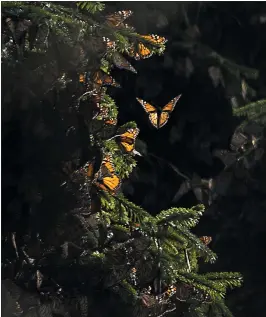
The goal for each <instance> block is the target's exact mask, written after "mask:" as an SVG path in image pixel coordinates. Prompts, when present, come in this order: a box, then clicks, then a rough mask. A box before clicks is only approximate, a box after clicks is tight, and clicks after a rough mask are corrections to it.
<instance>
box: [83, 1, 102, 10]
mask: <svg viewBox="0 0 266 317" xmlns="http://www.w3.org/2000/svg"><path fill="white" fill-rule="evenodd" d="M77 7H78V8H80V9H82V10H87V11H88V12H90V13H96V12H98V11H103V10H104V7H105V5H104V3H102V2H98V1H95V2H91V1H79V2H77Z"/></svg>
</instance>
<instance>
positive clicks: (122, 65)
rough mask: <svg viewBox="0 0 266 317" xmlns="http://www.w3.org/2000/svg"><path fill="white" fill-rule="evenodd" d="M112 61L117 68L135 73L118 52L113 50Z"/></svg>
mask: <svg viewBox="0 0 266 317" xmlns="http://www.w3.org/2000/svg"><path fill="white" fill-rule="evenodd" d="M112 59H113V63H114V64H115V66H116V67H117V68H119V69H126V70H129V71H131V72H133V73H135V74H137V71H136V69H135V68H134V67H133V66H132V65H131V64H130V63H129V62H128V61H127V60H126V59H125V58H124V57H123V56H122V55H121V54H119V53H118V52H114V54H113V55H112Z"/></svg>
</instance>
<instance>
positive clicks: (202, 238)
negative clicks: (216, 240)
mask: <svg viewBox="0 0 266 317" xmlns="http://www.w3.org/2000/svg"><path fill="white" fill-rule="evenodd" d="M199 239H200V240H201V241H202V242H203V243H204V244H205V245H208V244H210V243H211V242H212V237H209V236H202V237H200V238H199Z"/></svg>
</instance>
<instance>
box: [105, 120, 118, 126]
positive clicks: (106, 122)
mask: <svg viewBox="0 0 266 317" xmlns="http://www.w3.org/2000/svg"><path fill="white" fill-rule="evenodd" d="M104 124H106V125H111V126H112V125H117V119H107V120H106V121H105V122H104Z"/></svg>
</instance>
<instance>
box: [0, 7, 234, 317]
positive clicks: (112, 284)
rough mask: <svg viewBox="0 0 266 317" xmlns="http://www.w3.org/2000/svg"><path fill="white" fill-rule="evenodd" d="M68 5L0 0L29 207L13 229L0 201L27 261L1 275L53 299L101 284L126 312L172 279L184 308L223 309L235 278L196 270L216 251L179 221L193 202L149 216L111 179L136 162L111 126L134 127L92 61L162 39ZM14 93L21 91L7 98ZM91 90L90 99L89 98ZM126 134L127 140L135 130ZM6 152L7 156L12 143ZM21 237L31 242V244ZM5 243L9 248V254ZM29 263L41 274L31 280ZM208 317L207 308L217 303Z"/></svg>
mask: <svg viewBox="0 0 266 317" xmlns="http://www.w3.org/2000/svg"><path fill="white" fill-rule="evenodd" d="M77 6H78V8H79V9H78V10H77V12H76V11H74V10H73V8H72V7H71V5H70V6H68V5H66V4H62V3H59V4H56V3H50V2H45V3H42V2H40V3H39V4H38V3H37V4H36V5H32V4H31V2H12V3H9V2H3V3H2V11H3V15H4V18H5V19H6V20H5V21H6V25H5V32H6V38H5V41H4V45H3V47H2V51H3V52H5V56H4V57H5V58H4V59H3V64H4V69H5V72H6V74H7V81H6V83H5V85H6V86H5V87H4V88H5V89H4V90H5V94H4V102H3V107H4V112H5V121H6V122H9V121H11V122H13V121H14V122H16V120H18V121H19V124H21V125H22V127H23V135H22V138H23V141H24V142H25V144H26V141H25V140H27V142H29V143H30V142H32V144H31V146H29V148H30V149H29V150H28V148H26V150H25V153H26V154H25V157H23V160H25V161H26V163H27V164H26V163H25V162H24V161H23V164H25V166H26V168H25V170H26V172H25V175H24V174H23V175H22V176H21V179H22V180H21V179H19V180H18V184H16V185H17V190H18V192H19V193H20V195H21V196H23V197H24V196H25V197H26V202H27V203H28V204H29V205H30V206H31V207H30V208H29V211H28V212H27V213H26V214H27V221H28V222H27V225H25V229H24V228H23V230H25V231H23V230H22V229H21V226H20V222H21V221H22V220H23V219H24V218H23V217H24V215H25V212H23V211H21V212H20V211H19V212H18V211H17V210H15V211H14V212H13V214H12V212H11V211H12V210H11V211H10V206H9V208H7V209H6V210H5V216H6V217H7V219H13V218H14V219H15V220H14V222H12V221H11V222H10V223H9V227H8V232H7V233H5V234H6V236H5V239H4V240H5V241H6V244H5V246H4V247H5V252H6V254H8V255H7V258H6V260H7V262H8V261H9V262H8V263H12V262H14V263H15V262H16V261H17V260H18V259H19V261H20V262H19V263H24V262H25V263H27V265H21V267H19V268H18V270H19V274H17V275H16V276H12V280H13V281H15V282H16V283H18V284H20V285H25V287H26V288H27V287H28V288H29V289H30V287H31V285H32V284H34V286H33V289H34V290H35V291H36V293H37V294H38V296H39V295H40V293H45V295H47V297H48V298H49V296H50V294H51V293H52V294H53V295H54V296H55V297H56V296H57V295H58V294H59V295H60V296H58V300H60V301H61V300H62V301H64V300H65V299H66V298H67V297H68V296H72V295H73V294H74V295H75V296H76V298H80V297H81V296H82V298H83V297H84V298H86V299H87V298H89V299H90V300H91V301H92V302H93V304H95V303H96V302H97V296H98V295H99V293H97V292H94V290H98V291H99V292H101V293H100V294H102V293H103V294H102V296H103V298H104V293H105V292H106V293H107V294H108V296H109V297H110V305H111V306H112V307H114V306H119V305H120V304H121V305H125V306H123V307H126V308H127V309H128V310H129V311H130V314H131V315H134V309H135V308H134V306H135V305H142V304H141V303H140V301H138V300H139V299H142V301H143V296H144V295H148V296H152V297H153V299H154V306H156V307H157V306H160V305H161V303H162V302H163V303H167V304H168V303H174V295H175V293H176V288H178V287H180V288H184V287H185V285H187V286H188V287H189V288H190V290H192V293H191V294H192V295H189V296H187V297H186V298H184V299H182V300H183V301H185V302H186V303H188V305H191V307H193V303H194V302H195V301H196V302H197V305H198V307H197V309H198V310H199V311H200V309H201V308H200V307H201V305H203V307H206V305H207V303H206V302H205V299H204V298H205V297H206V298H208V305H209V306H210V307H211V308H209V309H213V311H215V309H214V308H213V307H216V306H217V307H219V309H220V310H221V311H223V312H225V311H226V309H225V308H224V307H225V306H224V303H223V302H222V299H223V297H224V296H225V292H226V289H227V288H232V287H238V286H240V277H239V275H238V274H235V273H212V274H210V273H209V274H199V273H198V271H199V260H200V259H201V258H203V259H204V261H206V262H213V261H214V260H215V259H216V255H215V254H214V253H213V252H212V251H211V250H210V248H209V247H208V246H207V245H205V244H204V243H203V242H202V241H201V240H200V239H199V238H198V237H197V236H196V235H194V234H193V233H192V232H191V228H193V227H194V226H196V224H197V223H198V221H199V218H200V216H201V215H202V214H203V211H204V206H203V205H199V206H196V207H193V208H187V209H186V208H170V209H169V210H165V211H162V212H160V213H159V214H158V215H157V216H152V215H150V214H149V213H148V212H146V211H145V210H144V209H143V208H141V207H140V206H137V205H136V204H134V203H132V202H130V201H129V200H128V199H127V198H126V197H125V196H124V195H123V194H122V192H119V191H118V190H117V188H118V185H117V187H116V186H114V185H115V184H116V183H115V181H117V182H118V183H119V182H122V181H124V180H125V178H128V177H129V175H130V173H131V172H132V170H133V168H134V167H135V166H136V164H137V162H136V159H135V156H134V155H135V153H134V151H127V150H125V149H124V150H123V149H122V148H121V144H120V143H121V140H120V138H121V136H122V134H123V131H125V130H127V129H133V130H134V129H137V126H136V124H135V123H134V122H128V123H126V124H125V125H123V126H121V127H118V126H117V116H118V108H117V106H116V103H115V100H113V99H112V98H111V97H110V96H109V95H108V91H107V89H106V88H102V86H103V85H104V84H105V82H104V81H101V80H99V81H100V82H98V81H97V79H96V80H95V79H94V78H95V77H94V75H95V74H97V72H98V71H99V70H100V69H101V70H103V71H104V75H105V76H107V75H108V74H110V72H111V70H112V68H113V67H114V64H115V65H116V66H117V67H120V66H121V65H120V64H119V61H121V59H122V58H123V59H125V57H124V55H127V52H128V50H129V49H130V48H132V45H133V47H136V45H137V44H138V43H139V42H141V43H142V44H143V45H146V46H147V48H148V49H149V50H150V52H151V54H162V53H163V51H164V48H165V46H164V44H156V43H153V42H151V41H149V40H146V39H144V38H143V37H142V36H141V35H139V34H137V33H136V32H135V31H134V29H133V28H131V27H127V26H126V25H119V26H115V25H110V24H108V23H107V22H106V21H105V17H104V16H98V15H97V14H96V13H99V12H100V11H102V10H103V9H104V5H103V4H102V3H100V2H78V3H77ZM10 15H11V20H12V18H14V16H16V18H17V19H18V20H19V19H25V18H27V19H29V20H31V22H32V24H30V25H28V26H27V27H25V29H23V32H20V29H19V27H18V26H19V24H16V25H15V22H14V21H13V20H12V21H11V22H12V23H10V21H9V20H8V18H10ZM24 22H25V21H24ZM102 22H103V23H102ZM16 23H17V21H16ZM121 24H122V23H121ZM33 27H35V29H34V30H33V29H32V28H33ZM14 28H15V30H16V32H14ZM32 31H35V33H34V34H33V36H32V37H31V36H30V35H32V34H31V32H32ZM106 38H110V40H111V41H113V42H115V46H114V47H113V48H112V49H110V47H108V46H106V45H107V44H106V42H105V40H104V39H106ZM14 44H16V45H15V48H16V49H15V50H14ZM139 53H140V52H139ZM121 54H124V55H121ZM125 61H126V62H127V64H126V65H127V68H126V67H122V66H123V65H124V60H123V62H121V64H122V66H121V67H120V68H125V69H127V70H131V71H132V72H135V71H134V69H133V70H132V65H130V64H129V63H128V61H127V60H125ZM9 73H10V74H11V75H12V76H13V74H15V75H16V78H20V81H21V82H22V88H20V87H17V86H16V85H14V83H13V82H12V80H13V79H12V76H11V75H10V74H9ZM84 74H85V75H84ZM81 75H82V76H83V75H84V76H83V77H82V76H81ZM79 76H81V77H79ZM87 76H88V79H87ZM79 78H81V79H79ZM84 78H86V79H84ZM16 93H17V96H19V98H20V99H21V100H17V99H15V97H14V96H16ZM95 95H96V97H97V98H98V97H99V98H100V99H99V101H97V102H95V100H94V97H95ZM13 98H14V99H13ZM11 106H12V107H11ZM9 107H10V108H9ZM10 109H11V110H10ZM9 111H11V114H10V113H9ZM94 111H95V112H96V115H95V113H94ZM21 113H22V119H21V118H20V117H19V114H21ZM20 120H21V121H20ZM35 121H37V127H36V123H35ZM14 122H13V123H14ZM24 122H26V124H25V123H24ZM31 123H32V124H31ZM23 124H25V125H23ZM34 124H35V125H34ZM73 131H74V132H73ZM8 133H9V132H7V134H8ZM24 133H25V135H24ZM71 138H72V139H71ZM36 140H37V141H36ZM126 141H127V142H128V143H129V145H132V144H130V142H133V141H134V142H135V139H134V138H133V141H132V139H130V138H129V141H128V140H126ZM53 142H54V143H53ZM134 142H133V144H134ZM36 148H37V149H38V150H39V151H40V153H39V152H38V150H36ZM35 151H36V152H37V153H35ZM32 152H33V153H32ZM23 154H24V153H23ZM109 156H110V157H109ZM12 158H14V160H16V159H17V156H16V155H14V153H12ZM105 160H107V163H104V162H105ZM94 161H95V162H94ZM28 162H30V163H28ZM36 162H37V163H36ZM19 163H21V162H20V161H18V162H17V161H15V163H14V165H16V164H17V165H16V166H19ZM65 163H68V164H65ZM35 164H36V165H35ZM104 164H106V165H104ZM108 164H109V165H108ZM62 165H64V168H63V172H64V176H62V174H63V172H62V169H61V167H60V166H62ZM65 165H66V166H70V171H69V170H67V168H66V166H65ZM90 169H92V172H91V174H90ZM53 177H54V178H53ZM32 179H34V180H35V179H36V183H37V185H36V184H33V183H34V182H33V181H32V183H31V182H30V181H31V180H32ZM28 180H30V181H28ZM24 183H27V186H28V187H26V189H25V188H24V187H23V186H22V184H24ZM108 186H109V187H108ZM15 209H16V208H15ZM18 209H19V208H18ZM21 209H22V208H21ZM13 216H14V217H13ZM39 217H40V218H39ZM40 219H41V220H40ZM42 220H43V222H42ZM19 228H20V229H19ZM12 232H13V233H14V232H18V235H17V238H18V241H19V243H18V247H17V246H16V242H14V241H15V238H14V237H13V238H12V239H10V233H12ZM34 234H35V236H34ZM34 239H35V240H34ZM10 240H12V241H11V242H10ZM33 240H34V241H33ZM7 241H8V242H7ZM33 242H35V243H36V244H38V245H39V249H38V248H37V249H38V250H37V251H36V250H35V248H36V246H35V248H34V247H32V244H33ZM10 248H11V250H13V251H14V249H15V250H16V251H17V249H19V253H18V252H17V253H16V254H17V258H16V256H15V255H14V252H13V253H12V252H11V251H10ZM32 249H33V250H32ZM6 250H7V251H6ZM27 252H28V253H29V255H28V254H27ZM34 252H35V253H34ZM9 253H10V254H12V255H11V256H10V255H9ZM36 254H37V255H36ZM25 259H26V260H25ZM32 259H33V260H32ZM36 267H37V268H38V270H39V271H40V272H42V273H41V274H42V275H43V277H41V278H39V279H37V277H36V272H35V271H36V270H35V268H36ZM32 271H34V277H33V276H32ZM17 276H19V277H18V278H17ZM28 276H30V277H28ZM40 280H41V281H40ZM43 281H44V283H43V284H44V285H45V283H48V284H49V283H52V285H50V284H49V287H50V288H49V287H48V289H49V291H47V288H45V287H43V288H42V285H41V284H42V282H43ZM51 281H52V282H51ZM54 281H56V282H54ZM39 284H40V285H39ZM27 285H28V286H27ZM162 285H163V287H162ZM59 286H60V287H59ZM149 288H151V291H150V290H149ZM171 288H174V289H175V291H173V294H172V293H171V292H170V293H169V290H170V289H171ZM50 289H51V291H50ZM95 293H96V295H95ZM169 294H170V295H169ZM194 295H195V296H194ZM62 298H63V299H62ZM49 299H50V300H51V298H49ZM103 302H104V300H103ZM86 303H87V302H86ZM86 303H85V304H82V307H81V308H82V309H81V308H80V311H81V312H83V313H84V316H85V315H88V308H87V306H86V305H87V304H86ZM95 305H96V304H95ZM215 305H216V306H215ZM219 305H220V306H219ZM100 306H102V303H101V305H100ZM146 306H147V307H146V308H147V311H148V310H149V307H148V306H149V305H146ZM97 308H98V309H102V307H100V308H99V307H97ZM107 309H108V308H107ZM202 309H203V308H202ZM195 311H196V310H195ZM80 314H81V315H82V313H80ZM213 316H219V312H218V310H217V314H216V315H215V314H214V315H213Z"/></svg>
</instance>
